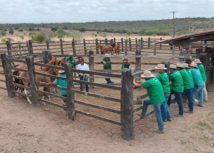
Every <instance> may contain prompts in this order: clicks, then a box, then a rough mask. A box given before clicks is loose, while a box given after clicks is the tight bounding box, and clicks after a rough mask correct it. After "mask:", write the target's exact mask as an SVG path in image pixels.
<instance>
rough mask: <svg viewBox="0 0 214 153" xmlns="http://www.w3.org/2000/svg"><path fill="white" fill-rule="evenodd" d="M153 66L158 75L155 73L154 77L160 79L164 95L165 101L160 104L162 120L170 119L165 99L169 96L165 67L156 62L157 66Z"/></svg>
mask: <svg viewBox="0 0 214 153" xmlns="http://www.w3.org/2000/svg"><path fill="white" fill-rule="evenodd" d="M155 68H156V70H157V72H158V75H156V78H157V79H158V80H159V81H160V83H161V85H162V87H163V91H164V96H165V101H164V102H163V105H161V112H162V118H163V121H164V122H166V121H171V115H170V112H169V107H168V105H167V101H168V99H169V96H170V86H169V78H168V75H167V73H166V72H165V70H166V69H167V68H165V65H164V64H158V65H157V67H155Z"/></svg>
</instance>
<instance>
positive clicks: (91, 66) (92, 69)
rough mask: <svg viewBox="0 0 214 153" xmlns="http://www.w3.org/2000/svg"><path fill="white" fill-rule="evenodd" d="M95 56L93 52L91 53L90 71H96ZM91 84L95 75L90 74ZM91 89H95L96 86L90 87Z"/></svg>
mask: <svg viewBox="0 0 214 153" xmlns="http://www.w3.org/2000/svg"><path fill="white" fill-rule="evenodd" d="M93 55H94V52H93V51H89V70H90V71H94V57H92V56H93ZM89 81H90V82H94V74H90V79H89ZM90 87H91V88H94V86H92V85H90Z"/></svg>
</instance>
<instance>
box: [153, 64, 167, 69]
mask: <svg viewBox="0 0 214 153" xmlns="http://www.w3.org/2000/svg"><path fill="white" fill-rule="evenodd" d="M155 68H156V69H159V70H166V69H167V68H166V67H165V65H164V64H158V66H157V67H155Z"/></svg>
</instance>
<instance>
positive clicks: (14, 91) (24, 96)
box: [14, 91, 32, 98]
mask: <svg viewBox="0 0 214 153" xmlns="http://www.w3.org/2000/svg"><path fill="white" fill-rule="evenodd" d="M14 92H15V93H17V94H19V95H22V96H24V97H29V98H31V97H32V96H31V95H26V94H23V93H21V92H18V91H14Z"/></svg>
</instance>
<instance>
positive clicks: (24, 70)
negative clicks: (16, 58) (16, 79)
mask: <svg viewBox="0 0 214 153" xmlns="http://www.w3.org/2000/svg"><path fill="white" fill-rule="evenodd" d="M10 68H11V69H14V70H18V71H22V72H28V70H26V69H20V68H17V67H14V66H11V67H10Z"/></svg>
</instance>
